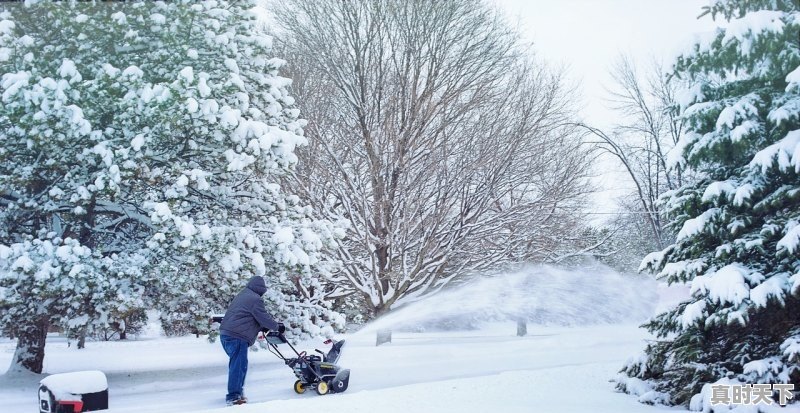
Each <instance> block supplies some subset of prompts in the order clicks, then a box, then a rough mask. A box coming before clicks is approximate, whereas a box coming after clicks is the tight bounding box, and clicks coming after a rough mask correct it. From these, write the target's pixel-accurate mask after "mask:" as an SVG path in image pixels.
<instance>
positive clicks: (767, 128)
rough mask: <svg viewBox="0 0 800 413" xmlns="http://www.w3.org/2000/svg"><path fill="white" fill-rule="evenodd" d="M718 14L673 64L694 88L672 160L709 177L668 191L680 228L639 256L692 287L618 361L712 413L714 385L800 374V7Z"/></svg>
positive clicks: (798, 380) (718, 3) (736, 4)
mask: <svg viewBox="0 0 800 413" xmlns="http://www.w3.org/2000/svg"><path fill="white" fill-rule="evenodd" d="M709 12H710V14H711V15H712V16H714V17H717V16H722V17H724V18H725V19H726V20H728V23H727V25H726V26H725V28H724V29H718V31H717V32H716V34H715V36H713V37H711V38H709V39H707V41H705V42H702V43H699V44H696V45H695V46H694V47H693V50H692V51H691V52H688V53H686V54H684V55H682V56H681V57H679V58H678V60H677V62H676V64H675V73H674V75H675V76H677V77H680V78H683V79H686V80H688V81H689V82H690V83H691V84H692V86H691V87H690V88H689V89H688V90H686V91H685V92H684V93H683V94H682V98H681V100H682V102H681V105H682V110H683V116H684V118H685V119H686V121H687V123H688V125H689V126H688V130H689V133H687V134H686V135H685V136H684V137H683V138H682V139H681V141H680V142H679V143H678V145H677V146H676V151H675V152H674V153H672V154H671V159H672V161H673V163H674V164H675V165H683V166H688V167H689V168H692V169H693V170H694V171H696V172H697V173H698V174H699V176H700V178H701V179H700V180H699V181H698V182H696V183H692V184H688V185H684V186H683V187H682V188H680V189H678V190H676V191H674V192H672V193H669V194H668V195H667V197H666V199H665V202H666V206H667V210H668V211H669V214H670V216H671V218H672V224H671V225H672V227H673V229H674V230H675V231H676V233H677V234H678V235H677V239H676V241H675V243H674V244H672V245H670V246H668V247H667V248H666V249H664V250H663V251H660V252H656V253H653V254H651V255H650V256H648V257H647V258H645V260H644V262H643V264H642V265H643V267H644V268H647V269H649V270H651V271H653V272H655V273H658V276H659V277H661V278H662V279H665V280H667V281H668V282H670V283H687V284H689V285H690V286H691V293H692V296H691V298H690V299H689V300H687V301H685V302H683V303H681V304H679V305H678V306H677V307H676V308H674V309H672V310H670V311H668V312H665V313H663V314H661V315H659V316H657V317H656V318H654V319H653V320H652V321H651V322H649V323H648V324H647V325H646V326H647V328H648V329H649V330H650V331H652V332H654V333H656V334H657V335H658V337H659V339H658V340H657V341H654V342H652V343H651V344H649V345H648V346H647V348H646V350H645V354H644V356H643V357H642V358H639V359H636V360H634V361H633V362H631V363H629V364H628V365H627V366H626V367H625V368H624V370H623V372H624V373H625V374H626V375H627V376H629V377H635V378H638V379H641V380H644V381H645V382H646V383H645V384H646V385H647V386H648V388H649V389H651V390H652V391H654V392H656V393H659V394H668V395H669V397H668V398H667V399H668V400H666V401H667V402H668V403H674V404H684V405H687V406H689V405H690V402H691V405H692V406H691V407H693V408H696V409H705V410H706V411H709V410H708V409H710V407H709V406H707V405H704V403H703V402H702V398H703V396H702V394H701V392H703V388H704V387H705V386H706V385H708V384H709V383H717V382H719V381H720V380H729V381H732V382H737V383H765V384H766V383H772V384H774V383H793V384H794V385H795V386H798V385H800V354H799V352H800V349H799V348H798V346H797V342H798V340H800V316H798V314H800V225H798V224H800V206H799V205H800V130H799V129H800V87H799V86H800V50H798V48H797V34H798V32H800V19H799V18H798V16H799V15H800V14H798V13H800V10H799V9H798V6H797V3H796V2H791V1H783V0H778V1H771V2H766V1H742V0H738V1H737V0H715V1H712V3H711V6H710V8H709ZM618 384H619V387H620V388H621V389H623V390H626V391H629V392H632V393H637V394H638V393H639V392H638V391H637V390H635V389H634V388H641V387H642V386H633V387H632V386H631V381H630V380H618ZM662 399H663V397H659V398H657V399H656V400H657V401H660V402H664V400H662ZM692 400H694V401H693V402H692Z"/></svg>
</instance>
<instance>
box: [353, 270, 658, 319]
mask: <svg viewBox="0 0 800 413" xmlns="http://www.w3.org/2000/svg"><path fill="white" fill-rule="evenodd" d="M658 301H659V300H658V293H657V283H656V282H655V281H654V280H652V279H650V278H647V277H641V276H631V275H621V274H619V273H617V272H615V271H613V270H612V269H610V268H607V267H591V268H583V269H563V268H557V267H552V266H545V265H540V266H530V267H527V268H524V269H522V270H520V271H517V272H512V273H503V274H495V275H491V276H483V277H479V278H476V279H473V280H471V281H469V282H466V283H464V284H462V285H460V286H457V287H453V288H450V289H447V290H444V291H441V292H439V293H437V294H434V295H431V296H428V297H426V298H424V299H422V300H420V301H417V302H414V303H411V304H408V305H405V306H403V307H401V308H398V309H393V310H392V311H391V312H390V313H389V314H387V315H386V316H384V317H381V318H380V319H378V320H376V321H374V322H372V323H370V324H368V325H367V326H365V327H364V328H362V329H361V330H360V333H369V332H374V331H376V330H381V329H391V330H394V331H432V330H433V331H435V330H463V329H474V328H479V327H480V325H481V324H484V323H489V322H497V321H517V320H520V319H522V320H525V321H527V322H528V323H529V324H533V325H547V326H582V325H596V324H614V323H623V322H642V321H645V320H647V319H648V318H649V317H651V316H652V315H653V313H654V310H655V307H656V304H657V303H658Z"/></svg>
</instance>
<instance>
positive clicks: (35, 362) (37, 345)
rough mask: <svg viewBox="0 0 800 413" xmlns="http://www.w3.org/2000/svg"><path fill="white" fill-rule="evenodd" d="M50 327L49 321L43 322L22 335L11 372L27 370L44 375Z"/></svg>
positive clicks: (18, 340) (19, 338)
mask: <svg viewBox="0 0 800 413" xmlns="http://www.w3.org/2000/svg"><path fill="white" fill-rule="evenodd" d="M48 327H49V324H48V323H47V321H44V320H42V321H39V322H38V323H35V324H34V325H33V326H32V327H31V328H30V329H29V330H27V331H24V332H22V333H20V335H19V337H18V338H17V349H16V351H15V352H14V358H13V361H12V366H11V370H18V371H21V369H25V370H28V371H31V372H33V373H37V374H41V373H42V369H43V368H44V346H45V341H46V340H47V329H48Z"/></svg>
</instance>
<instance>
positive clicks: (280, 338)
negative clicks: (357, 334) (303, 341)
mask: <svg viewBox="0 0 800 413" xmlns="http://www.w3.org/2000/svg"><path fill="white" fill-rule="evenodd" d="M263 335H264V336H263V341H266V343H267V346H268V347H267V349H268V350H269V351H270V352H271V353H272V354H274V355H276V356H277V357H278V358H280V359H281V360H283V362H284V363H286V365H287V366H289V367H290V368H291V369H292V371H293V372H294V375H295V376H297V381H296V382H294V391H295V393H297V394H303V393H305V392H306V390H307V389H309V388H313V389H314V390H316V391H317V394H320V395H323V394H328V393H342V392H344V391H345V390H347V386H348V384H349V383H350V369H342V368H340V367H339V366H337V365H336V362H337V361H338V360H339V355H340V353H341V350H342V346H344V340H340V341H333V340H326V341H325V344H332V346H331V349H330V350H329V351H328V352H327V353H324V352H323V351H322V350H315V351H316V352H317V353H319V354H320V355H321V356H318V355H316V354H306V352H305V351H301V352H298V351H297V349H295V348H294V346H293V345H292V344H291V343H289V341H287V340H286V337H285V336H284V335H283V334H280V333H279V332H277V331H270V330H266V331H264V332H263ZM280 344H288V345H289V348H291V349H292V351H294V353H295V355H297V357H285V356H284V355H283V354H282V353H281V352H280V350H278V345H280Z"/></svg>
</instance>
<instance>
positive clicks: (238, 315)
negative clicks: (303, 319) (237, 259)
mask: <svg viewBox="0 0 800 413" xmlns="http://www.w3.org/2000/svg"><path fill="white" fill-rule="evenodd" d="M265 292H267V284H266V283H265V282H264V278H263V277H260V276H255V277H253V278H251V279H250V281H248V282H247V287H246V288H245V289H244V290H242V292H240V293H239V294H237V295H236V297H234V299H233V301H232V302H231V304H230V306H229V307H228V311H227V312H225V316H224V317H223V318H222V324H221V325H220V329H219V334H220V336H219V338H220V342H221V343H222V348H224V349H225V353H227V354H228V357H230V361H229V362H228V394H227V395H226V396H225V402H226V403H227V404H228V405H229V406H230V405H234V404H244V403H247V398H245V397H244V378H245V376H246V375H247V349H248V348H249V347H250V346H252V345H253V344H254V343H255V342H256V337H257V336H258V332H259V331H261V330H262V329H268V330H277V331H279V332H280V333H281V334H283V332H284V331H285V330H286V327H284V325H283V324H281V323H278V322H276V321H275V320H274V319H273V318H272V316H271V315H270V314H269V313H268V312H267V309H266V308H265V307H264V301H263V300H262V299H261V296H262V295H264V293H265Z"/></svg>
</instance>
